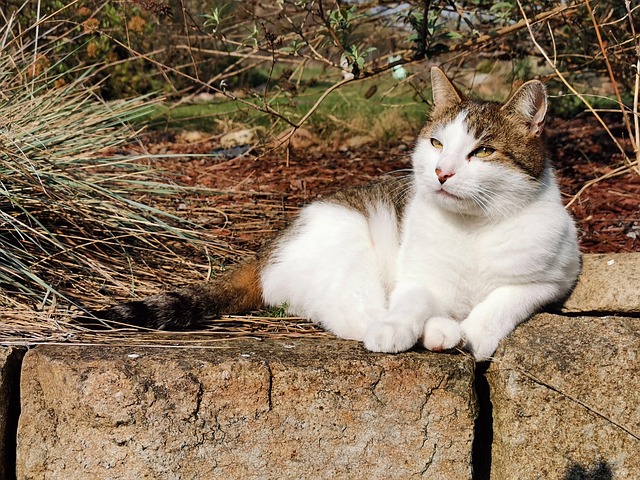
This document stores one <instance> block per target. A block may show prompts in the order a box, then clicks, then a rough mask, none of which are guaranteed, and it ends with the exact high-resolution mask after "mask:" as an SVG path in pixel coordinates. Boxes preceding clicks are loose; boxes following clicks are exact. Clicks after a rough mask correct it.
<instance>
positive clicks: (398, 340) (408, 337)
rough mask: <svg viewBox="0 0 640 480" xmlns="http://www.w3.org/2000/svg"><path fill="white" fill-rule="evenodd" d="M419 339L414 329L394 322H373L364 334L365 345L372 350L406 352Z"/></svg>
mask: <svg viewBox="0 0 640 480" xmlns="http://www.w3.org/2000/svg"><path fill="white" fill-rule="evenodd" d="M417 341H418V335H417V334H416V333H415V331H414V329H412V328H411V327H409V326H407V325H402V324H397V323H393V322H375V323H372V324H371V325H370V326H369V328H368V329H367V331H366V332H365V334H364V346H365V347H366V349H367V350H371V351H372V352H385V353H398V352H404V351H406V350H409V349H410V348H411V347H413V346H414V345H415V344H416V342H417Z"/></svg>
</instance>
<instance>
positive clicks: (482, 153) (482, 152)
mask: <svg viewBox="0 0 640 480" xmlns="http://www.w3.org/2000/svg"><path fill="white" fill-rule="evenodd" d="M493 152H495V150H494V149H493V148H489V147H480V148H476V149H475V150H474V151H473V152H471V156H472V157H478V158H485V157H488V156H489V155H491V154H492V153H493Z"/></svg>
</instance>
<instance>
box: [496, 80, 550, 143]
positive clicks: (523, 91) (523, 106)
mask: <svg viewBox="0 0 640 480" xmlns="http://www.w3.org/2000/svg"><path fill="white" fill-rule="evenodd" d="M502 109H503V110H508V111H511V112H514V113H517V114H519V115H521V116H523V117H524V118H525V119H527V121H528V123H529V131H530V133H531V134H532V135H535V136H540V135H541V134H542V130H543V129H544V116H545V115H546V113H547V90H546V88H545V87H544V85H543V84H542V83H541V82H540V81H538V80H530V81H528V82H526V83H525V84H523V85H522V86H521V87H520V88H519V89H518V91H517V92H516V93H514V94H513V96H512V97H511V98H510V99H509V101H508V102H507V103H506V104H505V105H504V106H503V107H502Z"/></svg>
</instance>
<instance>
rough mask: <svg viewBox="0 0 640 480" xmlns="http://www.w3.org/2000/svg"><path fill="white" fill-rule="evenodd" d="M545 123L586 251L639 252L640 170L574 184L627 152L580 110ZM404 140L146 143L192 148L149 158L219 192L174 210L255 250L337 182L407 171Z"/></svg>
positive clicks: (167, 137) (158, 139)
mask: <svg viewBox="0 0 640 480" xmlns="http://www.w3.org/2000/svg"><path fill="white" fill-rule="evenodd" d="M608 121H609V119H608ZM615 121H616V120H615V119H611V120H610V129H611V131H612V132H613V134H614V135H615V136H616V137H617V138H618V141H619V142H620V143H621V144H622V145H623V147H624V148H625V149H626V150H627V154H628V156H629V157H630V158H632V159H633V153H632V148H631V144H630V142H629V141H628V138H626V135H625V132H626V131H625V129H624V128H623V125H622V123H621V122H619V119H618V120H617V121H618V122H619V124H618V123H615ZM546 131H547V144H548V148H549V153H550V155H551V158H552V160H553V163H554V165H555V167H556V170H557V174H558V180H559V183H560V186H561V190H562V193H563V196H564V199H565V202H566V203H567V204H569V207H568V209H569V211H570V212H571V213H572V215H573V216H574V218H575V219H576V223H577V225H578V228H579V231H580V244H581V249H582V251H583V253H610V252H634V251H640V238H639V237H640V174H638V173H637V172H636V171H633V170H632V169H626V171H625V172H623V173H622V174H619V175H616V176H614V177H612V178H608V179H603V180H600V181H597V182H596V183H594V184H593V185H591V186H589V187H588V188H587V189H585V190H584V191H581V189H582V188H583V186H584V185H585V184H586V183H587V182H590V181H594V180H596V179H599V178H601V177H602V176H603V175H606V174H610V173H611V172H612V171H614V170H615V169H616V168H618V167H620V166H624V157H623V155H622V154H621V153H620V151H619V150H618V149H617V147H616V145H615V143H614V142H613V141H612V140H611V138H610V136H609V134H608V133H607V132H606V131H605V129H604V128H603V127H602V126H601V125H599V124H598V123H597V122H596V121H595V120H594V119H593V118H592V117H590V116H587V115H585V116H582V117H580V116H579V117H577V118H573V119H569V120H564V119H558V120H552V121H551V122H550V124H549V125H548V126H547V128H546ZM178 138H180V137H178ZM406 140H407V141H406V143H401V144H398V145H395V146H392V147H386V148H380V147H376V146H371V145H366V146H363V147H360V148H357V149H356V148H354V149H345V148H344V147H342V148H341V144H340V143H339V142H334V143H333V144H331V143H328V144H323V145H313V146H305V147H304V148H290V149H289V151H288V152H284V151H283V149H280V150H278V151H269V150H267V149H263V150H253V151H250V152H249V153H247V154H245V155H243V156H240V157H237V158H234V159H230V160H226V159H218V158H212V157H211V156H204V155H206V154H208V153H210V152H212V151H217V150H219V143H218V137H217V136H212V137H210V138H208V139H204V140H202V141H199V142H196V143H180V142H178V141H176V136H175V135H173V134H171V133H159V132H154V133H150V134H148V135H147V136H146V137H145V140H144V141H145V143H146V145H145V146H146V148H147V149H148V150H149V151H150V152H151V153H160V152H166V153H174V154H186V153H189V154H191V155H194V154H195V156H191V157H189V158H187V157H184V158H181V157H178V158H175V157H174V158H168V159H162V160H160V159H157V160H153V162H154V163H155V164H156V166H158V167H160V168H162V169H164V170H166V171H167V172H171V174H172V175H173V176H175V180H177V181H178V182H179V183H184V184H186V185H190V186H198V187H206V188H210V189H214V190H216V191H219V192H221V193H220V194H217V195H207V194H205V195H198V196H190V197H189V198H187V199H186V200H183V201H181V203H180V205H179V209H180V210H182V213H183V214H186V215H187V216H188V217H190V218H193V219H194V220H195V221H196V223H199V224H202V225H205V226H206V227H207V228H208V229H209V231H210V232H211V233H213V234H215V235H216V236H219V237H220V238H224V240H225V241H229V242H230V243H234V244H236V245H238V246H239V247H241V248H244V249H248V250H254V249H256V248H258V246H259V245H260V244H261V243H262V241H264V240H265V239H266V238H269V237H271V236H272V235H273V234H274V233H275V232H276V231H277V230H279V229H281V228H282V227H283V226H284V225H285V223H286V221H287V218H290V217H291V215H292V214H293V213H295V211H296V210H297V209H298V208H299V207H300V206H301V205H303V204H305V203H307V202H309V201H311V200H313V199H315V198H318V197H321V196H323V195H327V194H330V193H332V192H335V191H337V190H339V189H341V188H345V187H350V186H354V185H359V184H365V183H367V182H370V181H372V180H375V179H376V178H378V177H380V176H381V175H384V174H387V173H390V172H400V171H403V170H404V171H406V170H407V169H409V168H410V155H411V148H412V144H411V142H410V141H409V140H408V139H406ZM199 154H203V156H202V157H199V156H198V155H199ZM577 194H579V196H576V195H577Z"/></svg>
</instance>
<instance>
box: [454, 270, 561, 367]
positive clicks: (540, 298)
mask: <svg viewBox="0 0 640 480" xmlns="http://www.w3.org/2000/svg"><path fill="white" fill-rule="evenodd" d="M563 293H564V289H563V288H562V287H560V286H558V285H556V284H550V283H543V284H530V285H505V286H502V287H498V288H496V289H495V290H493V291H492V292H491V293H490V294H489V295H488V296H487V298H485V299H484V300H483V301H482V302H480V303H479V304H478V305H476V306H475V307H474V308H473V310H471V313H470V314H469V315H468V317H467V318H466V319H465V320H464V321H463V322H462V323H461V324H460V327H461V329H462V336H463V339H464V340H465V342H466V345H465V348H466V349H467V350H469V351H470V352H471V353H472V354H473V356H474V357H475V358H476V359H477V360H487V359H489V358H490V357H491V355H493V353H494V352H495V351H496V349H497V348H498V343H499V342H500V340H502V339H503V338H505V337H506V336H507V335H509V334H510V333H511V332H512V331H513V329H514V328H515V327H516V326H517V325H518V324H519V323H521V322H523V321H524V320H526V319H528V318H529V317H530V316H531V315H533V314H534V313H535V312H536V311H537V310H538V309H540V308H541V307H542V306H544V305H547V304H549V303H551V302H553V301H555V300H557V299H558V298H560V297H561V296H562V295H563Z"/></svg>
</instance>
